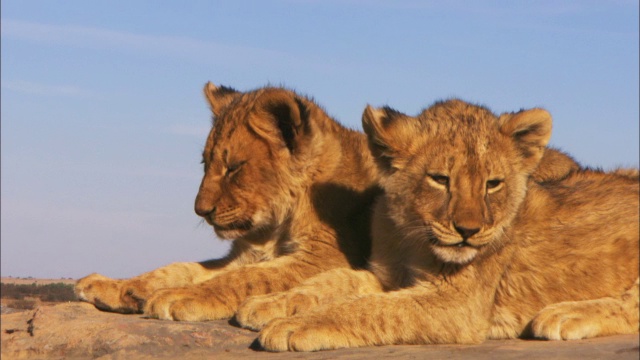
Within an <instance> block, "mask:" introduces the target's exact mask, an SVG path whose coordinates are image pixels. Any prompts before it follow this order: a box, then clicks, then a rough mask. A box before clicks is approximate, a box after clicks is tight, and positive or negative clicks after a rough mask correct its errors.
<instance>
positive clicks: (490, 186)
mask: <svg viewBox="0 0 640 360" xmlns="http://www.w3.org/2000/svg"><path fill="white" fill-rule="evenodd" d="M502 182H503V180H501V179H492V180H489V181H487V190H492V189H496V188H497V187H498V186H500V185H502Z"/></svg>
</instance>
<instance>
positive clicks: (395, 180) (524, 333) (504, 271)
mask: <svg viewBox="0 0 640 360" xmlns="http://www.w3.org/2000/svg"><path fill="white" fill-rule="evenodd" d="M363 125H364V127H365V131H366V132H367V134H368V136H369V140H370V147H371V150H372V152H373V154H374V155H375V157H376V160H377V162H378V165H379V167H380V169H381V171H382V172H383V173H384V179H383V180H382V181H381V184H382V187H383V189H384V196H382V197H381V198H380V200H379V201H378V202H377V204H376V207H375V212H374V218H373V220H372V237H373V244H372V254H371V264H370V269H371V271H372V272H373V273H374V274H375V276H373V275H372V274H371V273H368V272H366V271H364V270H360V271H349V270H348V269H342V270H340V271H333V272H328V273H324V274H322V275H320V277H319V278H320V279H321V280H322V278H324V279H323V280H322V281H316V286H315V288H313V287H307V286H306V285H304V286H302V287H301V288H304V290H305V291H298V292H297V293H296V289H294V290H293V291H292V292H291V293H296V296H297V297H298V298H306V299H307V300H304V301H300V300H298V303H300V304H303V305H304V303H305V302H307V303H312V304H311V305H313V303H316V304H320V305H321V306H318V307H316V308H314V309H313V310H306V311H305V312H302V313H300V314H298V315H295V316H292V317H286V318H279V319H274V320H272V321H271V322H269V323H268V324H267V325H266V327H264V328H263V330H262V331H261V333H260V335H259V341H260V343H261V344H262V346H263V347H264V348H266V349H268V350H272V351H284V350H297V351H314V350H322V349H333V348H341V347H357V346H371V345H385V344H427V343H478V342H482V341H484V340H485V339H488V338H493V339H498V338H514V337H528V336H533V337H538V338H545V339H580V338H585V337H594V336H603V335H610V334H621V333H635V332H637V331H638V328H639V320H638V311H639V309H638V265H639V261H638V246H639V242H638V232H639V229H638V208H639V203H638V198H639V179H638V172H637V170H629V171H626V170H619V171H616V172H612V173H603V172H600V171H593V170H576V169H571V170H570V171H568V172H566V173H565V174H564V175H562V176H560V177H558V178H556V179H551V180H549V181H543V182H539V181H535V180H539V179H536V177H535V176H532V175H531V174H532V173H533V172H534V170H535V169H536V167H537V166H538V165H539V162H540V159H541V158H542V156H543V151H544V147H545V145H546V144H547V142H548V140H549V137H550V134H551V117H550V115H549V113H547V112H546V111H545V110H542V109H532V110H528V111H521V112H519V113H511V114H503V115H502V116H500V117H496V116H495V115H493V114H492V113H491V112H490V111H488V110H487V109H485V108H482V107H479V106H474V105H470V104H468V103H465V102H462V101H459V100H450V101H446V102H440V103H436V104H435V105H433V106H432V107H430V108H428V109H426V110H425V111H424V112H423V113H422V114H421V115H419V116H418V117H417V118H414V117H409V116H406V115H404V114H401V113H398V112H396V111H394V110H392V109H389V108H382V109H373V108H367V109H366V110H365V113H364V116H363ZM569 168H571V166H569ZM547 169H549V168H547ZM551 169H552V171H551V172H550V173H552V174H557V172H556V171H555V170H553V169H554V167H551ZM545 171H546V170H545ZM561 172H563V171H561ZM548 174H549V173H548ZM534 179H535V180H534ZM329 274H332V275H335V276H328V275H329ZM312 280H313V279H312ZM309 281H311V280H309ZM329 283H332V284H331V285H330V286H327V284H329ZM334 288H335V289H337V291H340V292H343V294H345V293H346V294H353V295H355V296H354V297H352V298H351V299H344V297H343V299H342V300H338V301H335V302H333V303H331V301H328V303H324V304H323V301H322V299H324V298H329V299H330V300H331V299H332V298H336V295H335V294H334V295H326V293H329V292H331V289H334ZM383 291H384V292H383ZM257 299H259V297H258V298H257ZM309 299H310V300H309ZM289 300H291V299H289ZM251 301H252V299H249V300H248V301H247V303H245V306H246V305H247V304H248V303H251ZM257 303H258V304H260V301H257ZM254 305H255V304H254ZM262 305H264V304H262ZM289 305H290V304H287V305H286V307H289V308H291V306H289ZM307 305H309V304H307ZM253 310H254V312H255V310H260V306H254V307H253ZM288 310H289V311H293V313H294V314H295V312H296V310H295V309H288ZM258 312H259V311H258ZM287 315H291V314H287Z"/></svg>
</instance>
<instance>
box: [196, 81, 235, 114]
mask: <svg viewBox="0 0 640 360" xmlns="http://www.w3.org/2000/svg"><path fill="white" fill-rule="evenodd" d="M203 91H204V96H205V97H206V98H207V101H208V102H209V107H211V111H212V112H213V115H215V116H220V112H221V111H222V109H224V108H225V107H226V106H227V105H229V103H231V100H233V99H234V98H235V96H236V95H238V94H239V92H238V91H236V90H234V89H232V88H230V87H226V86H220V87H217V86H215V85H213V84H212V83H211V82H208V83H207V84H206V85H205V86H204V90H203Z"/></svg>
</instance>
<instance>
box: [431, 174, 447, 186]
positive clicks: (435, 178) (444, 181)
mask: <svg viewBox="0 0 640 360" xmlns="http://www.w3.org/2000/svg"><path fill="white" fill-rule="evenodd" d="M429 177H431V179H433V181H435V182H436V183H438V184H440V185H444V186H449V177H448V176H445V175H440V174H435V175H429Z"/></svg>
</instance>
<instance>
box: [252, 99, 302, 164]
mask: <svg viewBox="0 0 640 360" xmlns="http://www.w3.org/2000/svg"><path fill="white" fill-rule="evenodd" d="M256 101H257V103H256V106H255V108H254V109H255V111H254V113H253V114H252V115H251V116H250V117H249V126H250V127H251V129H252V130H253V131H254V132H255V133H256V134H258V135H259V136H261V137H263V138H264V139H266V140H268V141H270V142H271V143H274V144H282V145H284V146H286V147H287V149H289V151H290V152H291V153H294V152H296V151H297V150H298V149H299V145H300V142H301V140H302V139H301V137H302V136H303V134H306V133H308V132H309V129H310V128H309V111H308V109H307V106H306V105H305V103H304V101H303V100H302V99H299V98H298V97H296V96H295V95H294V94H293V93H291V92H289V91H287V90H283V89H272V90H268V91H266V92H265V93H264V94H262V95H261V96H260V97H259V98H258V99H257V100H256Z"/></svg>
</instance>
